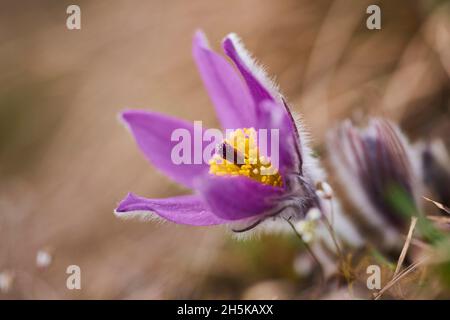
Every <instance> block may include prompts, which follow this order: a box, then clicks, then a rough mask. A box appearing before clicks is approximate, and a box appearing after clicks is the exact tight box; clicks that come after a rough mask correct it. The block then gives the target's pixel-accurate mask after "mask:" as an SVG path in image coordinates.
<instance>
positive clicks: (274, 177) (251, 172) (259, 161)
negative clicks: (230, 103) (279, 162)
mask: <svg viewBox="0 0 450 320" xmlns="http://www.w3.org/2000/svg"><path fill="white" fill-rule="evenodd" d="M224 143H226V144H228V145H229V146H231V147H232V148H233V149H234V151H235V154H239V155H241V159H242V160H243V161H240V162H242V163H240V162H239V161H237V159H234V158H229V155H227V156H226V158H227V159H224V158H223V157H222V155H221V154H215V155H214V156H213V158H212V159H211V160H210V161H209V165H210V167H209V173H211V174H215V175H218V176H225V175H230V176H246V177H249V178H252V179H254V180H256V181H259V182H261V183H263V184H267V185H271V186H275V187H281V186H282V185H283V180H282V178H281V176H280V174H279V173H278V170H277V169H276V168H274V167H273V166H272V164H271V162H270V158H267V157H265V156H261V155H260V154H259V150H258V144H257V133H256V130H255V129H254V128H249V129H247V128H244V129H237V130H234V131H233V132H232V133H231V134H230V135H228V137H227V138H226V139H225V141H224ZM231 156H233V155H231ZM242 156H243V157H242ZM236 158H238V157H236Z"/></svg>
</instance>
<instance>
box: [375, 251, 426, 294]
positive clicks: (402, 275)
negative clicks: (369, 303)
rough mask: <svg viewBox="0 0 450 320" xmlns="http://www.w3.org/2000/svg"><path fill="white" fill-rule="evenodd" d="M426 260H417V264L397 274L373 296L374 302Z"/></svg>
mask: <svg viewBox="0 0 450 320" xmlns="http://www.w3.org/2000/svg"><path fill="white" fill-rule="evenodd" d="M426 260H427V258H423V259H422V260H419V261H418V262H416V263H414V264H412V265H410V266H409V267H408V268H406V269H405V270H404V271H403V272H401V273H399V274H398V275H397V276H396V277H394V278H392V280H391V281H389V282H388V283H387V284H386V285H385V286H384V287H383V289H381V290H380V291H379V292H378V293H377V295H376V296H375V298H374V300H378V299H380V298H381V296H382V295H383V293H385V292H386V291H387V290H389V289H390V288H392V286H393V285H395V284H396V283H397V282H398V281H400V280H401V279H403V278H404V277H405V276H407V275H408V274H409V273H411V272H412V271H414V270H415V269H416V268H417V267H418V266H420V265H421V264H422V263H424V262H425V261H426Z"/></svg>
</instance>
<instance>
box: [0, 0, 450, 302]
mask: <svg viewBox="0 0 450 320" xmlns="http://www.w3.org/2000/svg"><path fill="white" fill-rule="evenodd" d="M70 4H77V5H79V6H80V8H81V30H72V31H70V30H68V29H67V28H66V19H67V17H68V15H67V14H66V8H67V6H68V5H70ZM370 4H377V5H379V6H380V7H381V12H382V28H381V30H368V29H367V28H366V19H367V17H368V14H366V8H367V6H368V5H370ZM1 8H2V10H0V70H1V72H0V274H1V278H0V280H1V281H0V285H1V286H0V287H1V289H2V290H1V291H0V299H10V298H18V299H53V298H63V299H80V298H86V299H106V298H112V299H131V298H143V299H164V298H212V299H214V298H257V297H266V298H309V297H310V296H309V293H308V290H306V292H307V293H304V292H305V290H303V291H302V290H299V288H300V287H302V288H305V287H306V288H307V287H308V286H313V285H314V284H313V283H312V282H311V280H310V279H309V278H308V277H304V276H302V275H301V272H299V269H301V268H302V266H299V265H298V263H296V261H297V255H298V251H299V245H298V243H297V242H296V239H295V238H291V237H288V236H264V237H263V238H262V239H259V240H258V241H255V240H252V241H247V242H241V241H235V240H233V239H232V237H230V234H229V233H228V232H226V230H225V229H224V228H221V227H211V228H195V227H187V226H177V225H173V224H157V223H140V222H138V221H121V220H118V219H117V218H115V216H114V215H113V209H114V208H115V206H116V205H117V203H118V202H119V201H120V200H121V199H122V198H123V197H124V196H125V195H126V193H127V192H129V191H132V192H135V193H137V194H139V195H142V196H147V197H153V198H158V197H168V196H173V195H178V194H184V193H187V192H188V191H187V190H184V189H183V188H182V187H180V186H178V185H176V184H175V183H174V182H172V181H170V180H169V179H168V178H166V177H164V176H163V175H161V174H159V173H158V172H157V171H156V170H155V169H154V168H152V167H151V166H150V165H149V164H148V163H147V162H146V160H145V159H144V157H143V156H142V155H141V154H140V152H139V150H138V148H137V147H136V145H135V143H134V141H133V140H132V138H131V136H130V135H129V134H128V132H127V131H126V130H125V129H124V128H123V127H122V126H121V125H120V123H119V122H118V120H117V113H118V112H119V111H120V110H122V109H124V108H142V109H147V110H153V111H158V112H164V113H167V114H170V115H172V116H177V117H181V118H184V119H188V120H203V121H204V122H205V124H206V125H208V126H216V125H217V124H218V122H217V120H216V118H215V115H214V111H213V108H212V105H211V103H210V101H209V98H208V96H207V93H206V91H205V90H204V88H203V86H202V83H201V80H200V77H199V75H198V73H197V70H196V68H195V64H194V62H193V59H192V57H191V39H192V36H193V34H194V31H195V30H196V29H197V28H202V29H203V30H204V31H205V32H206V34H207V35H208V37H209V39H210V42H211V45H212V46H213V47H214V48H215V49H217V50H220V41H221V39H222V38H223V37H224V36H225V35H226V34H227V33H229V32H236V33H237V34H239V35H240V36H241V37H242V39H243V40H244V42H245V44H246V47H247V48H248V49H249V50H250V51H251V52H252V53H253V54H254V55H255V56H256V57H257V58H258V60H259V61H260V62H261V63H262V64H263V65H265V66H267V69H268V72H269V74H270V75H273V76H276V80H277V82H278V83H279V85H280V87H281V89H282V92H283V93H284V94H285V96H286V97H287V98H288V101H289V102H290V104H291V106H292V108H293V109H294V110H295V111H297V112H299V113H301V114H302V115H303V117H304V121H305V123H306V125H307V127H308V129H309V130H310V132H311V136H312V137H313V142H314V147H315V149H316V150H317V151H318V153H319V154H323V155H324V156H325V160H326V155H325V152H323V151H324V149H323V141H324V137H325V134H326V132H327V130H328V129H329V128H330V127H331V126H333V125H334V124H336V123H337V121H338V120H341V119H344V118H346V117H351V118H356V119H357V118H360V117H362V116H363V115H366V114H374V115H383V116H387V117H389V118H391V119H393V120H395V121H397V122H399V123H400V125H401V127H402V128H403V129H404V130H405V132H406V133H407V134H408V135H409V137H411V138H412V140H413V141H415V140H416V139H418V138H430V137H440V138H442V139H444V141H445V142H446V144H447V146H448V145H449V144H450V134H449V133H450V121H449V98H450V90H449V88H450V87H449V85H450V82H449V76H450V19H449V17H450V11H449V8H450V7H449V3H448V2H447V1H437V0H435V1H432V0H427V1H425V0H423V1H419V0H415V1H412V0H399V1H387V0H386V1H366V0H361V1H351V0H336V1H331V0H315V1H307V0H285V1H273V0H263V1H261V0H246V1H237V0H229V1H197V0H195V1H181V0H179V1H125V0H109V1H76V3H75V2H73V1H62V0H61V1H56V0H54V1H47V0H39V1H12V0H10V1H7V0H2V1H1ZM331 176H332V174H331ZM332 178H333V177H332ZM73 264H75V265H78V266H80V268H81V276H82V281H81V285H82V289H81V290H68V289H67V288H66V278H67V276H68V275H67V274H66V268H67V266H69V265H73Z"/></svg>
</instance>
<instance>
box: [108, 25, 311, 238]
mask: <svg viewBox="0 0 450 320" xmlns="http://www.w3.org/2000/svg"><path fill="white" fill-rule="evenodd" d="M223 49H224V51H225V53H226V55H227V56H228V57H229V58H230V59H231V60H232V62H233V63H234V65H235V67H233V65H232V64H230V63H229V61H227V60H226V59H225V58H224V57H222V56H221V55H219V54H217V53H216V52H214V51H213V50H211V49H210V48H209V46H208V43H207V39H206V37H205V35H204V34H203V33H202V32H201V31H198V32H197V33H196V34H195V37H194V40H193V56H194V59H195V61H196V63H197V67H198V69H199V71H200V74H201V77H202V80H203V82H204V85H205V87H206V89H207V91H208V93H209V96H210V98H211V100H212V102H213V104H214V107H215V110H216V113H217V116H218V118H219V120H220V123H221V126H222V128H223V129H227V130H228V129H233V130H234V132H233V137H234V138H237V139H238V140H239V139H241V140H242V141H243V142H244V143H248V144H251V142H252V141H251V138H250V137H251V134H252V133H254V132H256V131H258V130H261V129H266V130H270V129H276V130H278V132H279V137H280V143H279V150H278V151H279V152H278V154H279V160H278V166H277V170H276V172H275V173H273V174H271V175H264V174H262V173H261V172H262V171H261V169H262V166H267V165H269V166H270V157H269V156H268V155H269V154H268V153H265V154H260V150H257V149H254V148H253V147H250V149H251V150H248V149H246V150H247V151H245V152H244V154H243V155H242V156H244V157H245V158H246V159H247V158H249V157H250V153H251V152H252V151H254V152H256V154H257V162H256V163H253V164H247V163H245V164H244V165H236V164H234V163H231V164H230V163H228V164H229V166H225V165H223V164H220V163H218V162H216V160H217V158H221V157H223V155H222V154H221V152H218V153H216V155H214V157H213V158H212V160H211V161H210V163H207V162H204V161H203V162H202V163H196V164H185V163H181V164H180V163H179V164H175V163H174V162H173V161H172V160H171V153H172V150H173V147H174V144H175V142H173V141H171V140H172V139H171V135H172V133H173V132H174V130H177V129H180V128H181V129H184V130H185V131H187V132H190V133H191V134H192V136H193V135H194V134H195V132H194V131H195V128H194V126H193V125H192V124H191V123H188V122H186V121H183V120H179V119H174V118H171V117H169V116H165V115H161V114H158V113H154V112H146V111H138V110H129V111H125V112H123V113H122V114H121V117H122V119H123V121H124V122H125V124H126V125H127V126H128V128H129V130H130V131H131V133H132V134H133V136H134V138H135V140H136V142H137V144H138V146H139V147H140V149H141V151H142V152H143V153H144V155H145V156H146V158H147V159H148V160H149V161H150V162H151V163H152V164H153V165H154V166H156V167H157V168H158V169H159V170H160V171H162V172H163V173H165V174H166V175H168V176H169V177H171V178H172V179H174V180H175V181H177V182H178V183H180V184H182V185H184V186H186V187H188V188H190V189H192V190H193V191H194V194H193V195H187V196H178V197H173V198H167V199H147V198H143V197H139V196H136V195H134V194H132V193H130V194H128V195H127V197H126V198H125V199H124V200H122V201H121V202H120V204H119V206H118V207H117V209H116V210H115V213H116V215H118V216H119V217H129V216H140V217H144V218H152V217H159V218H163V219H165V220H169V221H172V222H175V223H179V224H186V225H196V226H205V225H218V224H231V225H232V229H233V231H236V232H237V231H246V230H249V229H251V228H252V227H254V226H256V225H257V224H259V223H260V222H262V221H265V220H266V219H268V218H269V217H278V216H279V215H289V217H294V218H301V217H303V216H304V214H305V213H306V211H307V210H308V209H309V208H311V207H312V206H315V205H317V203H318V202H317V199H316V198H317V197H316V195H315V190H314V187H313V186H314V183H313V182H312V181H311V178H310V177H309V175H308V174H307V173H306V172H305V166H304V161H305V158H306V159H308V157H309V154H305V153H309V149H308V147H307V146H306V143H305V142H304V141H301V140H300V133H299V131H298V128H297V126H296V124H295V123H294V120H293V117H292V115H291V113H290V112H289V110H288V108H287V105H286V102H285V100H284V99H283V97H282V96H281V94H280V93H279V91H278V90H277V89H276V87H274V85H273V84H272V82H271V81H270V80H269V79H268V78H267V76H266V74H265V72H264V71H263V70H262V69H261V68H260V67H258V66H257V65H256V63H255V62H254V61H253V60H252V58H251V57H250V55H249V54H248V53H247V51H246V50H245V49H244V48H243V46H242V44H241V43H240V41H239V40H238V38H237V37H236V36H235V35H233V34H231V35H229V36H227V37H226V38H225V39H224V41H223ZM217 143H218V144H219V145H222V146H224V148H223V150H225V149H227V148H228V149H230V144H231V149H233V148H234V149H236V146H235V145H233V143H229V142H227V141H225V142H223V141H218V142H217ZM203 147H205V145H203ZM252 148H253V149H252ZM219 149H220V148H219ZM300 150H301V151H300ZM191 151H192V152H194V151H195V150H194V147H193V146H192V150H191ZM272 151H273V150H272ZM264 155H266V157H265V159H264V161H263V160H262V159H261V156H262V157H264ZM225 162H226V161H225ZM267 162H268V163H267ZM245 165H246V167H245ZM309 166H310V167H311V165H309ZM306 167H307V168H308V166H306ZM230 168H232V169H231V170H229V169H230Z"/></svg>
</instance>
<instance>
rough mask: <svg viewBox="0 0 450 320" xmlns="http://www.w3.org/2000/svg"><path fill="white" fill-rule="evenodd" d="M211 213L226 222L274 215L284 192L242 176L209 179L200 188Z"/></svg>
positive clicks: (212, 177) (209, 177)
mask: <svg viewBox="0 0 450 320" xmlns="http://www.w3.org/2000/svg"><path fill="white" fill-rule="evenodd" d="M197 189H198V190H199V192H200V194H201V195H202V196H203V199H204V201H205V202H206V204H207V205H208V207H209V208H210V210H211V211H212V212H213V213H214V214H215V215H216V216H218V217H220V218H222V219H225V220H242V219H247V218H250V217H255V216H258V215H260V216H262V217H264V216H266V215H270V214H273V213H274V210H275V209H276V207H277V204H278V203H279V197H280V196H281V195H283V193H284V189H283V188H278V187H272V186H269V185H264V184H262V183H260V182H258V181H255V180H252V179H250V178H247V177H242V176H236V177H233V176H226V177H218V176H211V175H210V176H207V177H205V178H204V179H202V181H201V184H199V185H198V186H197Z"/></svg>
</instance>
